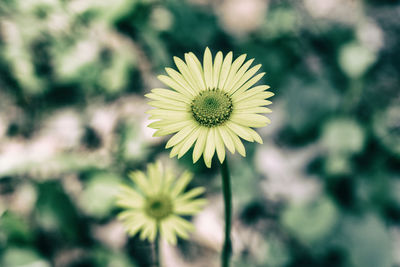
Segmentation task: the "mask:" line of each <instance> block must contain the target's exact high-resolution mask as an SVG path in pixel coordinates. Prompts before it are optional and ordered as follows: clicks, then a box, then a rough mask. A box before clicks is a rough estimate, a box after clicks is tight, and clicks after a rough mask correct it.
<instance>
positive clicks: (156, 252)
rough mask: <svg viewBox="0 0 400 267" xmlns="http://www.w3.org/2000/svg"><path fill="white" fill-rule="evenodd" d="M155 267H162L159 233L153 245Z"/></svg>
mask: <svg viewBox="0 0 400 267" xmlns="http://www.w3.org/2000/svg"><path fill="white" fill-rule="evenodd" d="M153 263H154V264H153V266H154V267H160V266H161V263H160V234H159V233H157V235H156V239H155V240H154V243H153Z"/></svg>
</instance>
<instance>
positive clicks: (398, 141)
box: [373, 103, 400, 158]
mask: <svg viewBox="0 0 400 267" xmlns="http://www.w3.org/2000/svg"><path fill="white" fill-rule="evenodd" d="M373 127H374V133H375V136H376V137H377V139H378V141H379V142H380V143H381V144H382V145H383V146H384V147H385V148H386V149H388V150H389V151H391V152H392V153H393V154H395V155H396V156H397V157H399V158H400V105H399V104H398V103H397V104H396V103H393V105H391V106H389V107H388V108H387V109H386V110H384V111H381V112H379V113H377V114H376V115H375V117H374V124H373Z"/></svg>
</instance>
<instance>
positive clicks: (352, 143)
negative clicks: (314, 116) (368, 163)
mask: <svg viewBox="0 0 400 267" xmlns="http://www.w3.org/2000/svg"><path fill="white" fill-rule="evenodd" d="M321 139H322V144H323V146H324V147H325V148H326V149H327V151H328V153H331V154H336V155H337V154H339V155H342V156H348V155H351V154H353V153H358V152H360V151H361V150H362V149H363V147H364V143H365V135H364V129H363V128H362V127H361V125H359V123H358V122H357V121H355V120H352V119H348V118H336V119H333V120H330V121H328V122H327V123H325V125H324V127H323V130H322V137H321Z"/></svg>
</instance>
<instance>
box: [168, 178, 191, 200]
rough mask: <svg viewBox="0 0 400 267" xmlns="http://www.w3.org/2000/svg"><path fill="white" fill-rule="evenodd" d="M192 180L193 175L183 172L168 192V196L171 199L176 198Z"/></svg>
mask: <svg viewBox="0 0 400 267" xmlns="http://www.w3.org/2000/svg"><path fill="white" fill-rule="evenodd" d="M192 179H193V174H192V173H190V172H188V171H185V172H184V173H183V174H182V175H181V176H180V177H179V179H178V180H177V181H176V183H175V185H174V186H173V188H172V190H171V192H170V196H171V197H172V198H176V197H177V196H178V195H179V194H180V193H182V192H183V190H184V189H185V188H186V186H187V185H188V184H189V183H190V181H191V180H192Z"/></svg>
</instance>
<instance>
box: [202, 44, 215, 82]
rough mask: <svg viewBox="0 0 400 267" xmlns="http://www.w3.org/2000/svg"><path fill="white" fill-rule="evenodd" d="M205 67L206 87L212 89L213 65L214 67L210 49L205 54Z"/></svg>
mask: <svg viewBox="0 0 400 267" xmlns="http://www.w3.org/2000/svg"><path fill="white" fill-rule="evenodd" d="M203 65H204V66H203V67H204V80H205V82H206V87H207V88H212V86H213V84H212V83H213V79H212V75H213V73H212V72H213V65H212V55H211V51H210V49H208V47H207V48H206V51H205V52H204V58H203Z"/></svg>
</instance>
